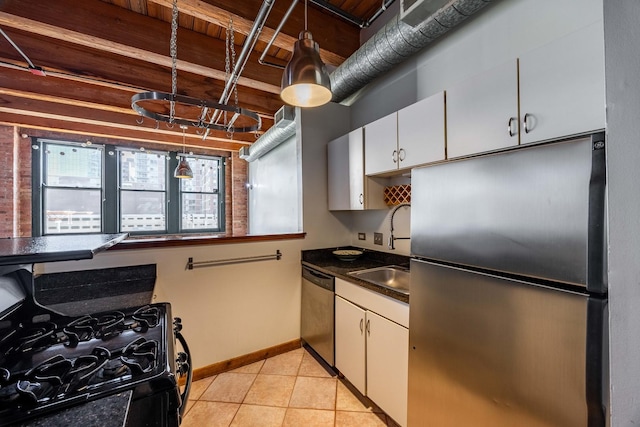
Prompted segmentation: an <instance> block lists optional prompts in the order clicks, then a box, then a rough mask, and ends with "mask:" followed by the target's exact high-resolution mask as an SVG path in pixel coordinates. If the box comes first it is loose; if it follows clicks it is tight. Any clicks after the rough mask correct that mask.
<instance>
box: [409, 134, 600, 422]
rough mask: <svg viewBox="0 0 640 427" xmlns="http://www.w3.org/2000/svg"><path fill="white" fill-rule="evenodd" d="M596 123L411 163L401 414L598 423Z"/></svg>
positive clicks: (418, 418)
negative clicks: (560, 138)
mask: <svg viewBox="0 0 640 427" xmlns="http://www.w3.org/2000/svg"><path fill="white" fill-rule="evenodd" d="M605 205H606V184H605V150H604V135H603V134H594V135H590V136H588V137H584V138H580V139H575V140H572V141H565V142H558V143H553V144H545V145H539V146H534V147H530V148H521V149H517V150H513V151H509V152H504V153H499V154H493V155H487V156H480V157H475V158H470V159H465V160H460V161H455V162H450V163H444V164H439V165H435V166H431V167H425V168H419V169H414V170H413V172H412V213H411V228H412V231H411V233H412V234H411V253H412V256H413V258H412V261H411V297H410V322H409V345H410V347H409V402H408V422H409V426H413V427H416V426H436V427H447V426H455V427H459V426H474V427H481V426H491V427H500V426H518V427H532V426H558V427H560V426H562V427H571V426H588V427H596V426H604V425H605V420H606V417H607V405H606V401H607V393H606V390H605V389H606V384H607V382H608V381H607V380H606V377H607V372H606V367H607V362H606V357H607V333H606V328H607V324H606V323H607V320H606V319H607V312H606V310H607V299H606V298H607V268H606V264H607V263H606V209H605Z"/></svg>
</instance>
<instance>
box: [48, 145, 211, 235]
mask: <svg viewBox="0 0 640 427" xmlns="http://www.w3.org/2000/svg"><path fill="white" fill-rule="evenodd" d="M43 151H44V152H43V153H42V154H43V156H44V157H43V174H42V183H43V185H42V192H43V200H42V203H43V209H42V212H43V227H44V228H43V234H66V233H99V232H103V231H104V230H103V224H104V219H105V215H106V216H108V215H109V212H104V206H103V203H102V201H103V200H106V199H107V198H108V197H116V198H117V207H118V209H117V211H118V214H117V215H118V216H117V223H118V228H119V230H118V231H120V232H133V233H141V232H147V231H148V232H154V233H158V232H166V231H167V230H168V228H169V227H168V218H167V203H168V202H169V201H170V199H171V198H170V197H169V190H168V184H169V180H170V179H171V180H172V179H175V178H173V176H172V171H168V163H169V160H168V156H167V153H156V152H149V151H133V150H127V149H118V150H115V151H113V150H109V151H108V152H107V153H106V155H112V156H117V162H116V163H117V175H118V188H117V191H115V190H113V191H110V190H109V189H105V188H104V182H105V180H104V176H103V174H104V173H105V167H104V166H105V165H104V155H105V150H104V147H97V146H79V145H73V146H72V145H63V144H53V143H46V144H44V145H43ZM188 162H189V164H190V166H191V169H192V170H193V178H192V179H182V180H179V183H178V184H177V197H175V199H176V200H177V201H179V202H180V209H179V212H180V213H179V218H178V219H177V220H174V221H177V227H178V228H179V230H177V231H187V232H188V231H198V230H216V229H220V202H221V200H220V197H219V184H220V183H219V175H220V173H219V169H220V168H221V158H218V157H204V156H198V157H189V158H188ZM174 188H176V187H175V186H174ZM174 191H175V190H174Z"/></svg>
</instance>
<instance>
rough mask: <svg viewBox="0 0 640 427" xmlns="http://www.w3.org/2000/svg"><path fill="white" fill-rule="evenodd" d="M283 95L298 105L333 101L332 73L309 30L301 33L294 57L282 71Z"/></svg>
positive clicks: (284, 98)
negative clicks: (328, 71) (329, 71)
mask: <svg viewBox="0 0 640 427" xmlns="http://www.w3.org/2000/svg"><path fill="white" fill-rule="evenodd" d="M280 97H281V98H282V100H283V101H284V102H286V103H287V104H290V105H294V106H296V107H317V106H320V105H324V104H326V103H327V102H329V101H331V97H332V95H331V80H330V79H329V73H327V67H326V65H324V63H323V62H322V60H321V59H320V49H319V47H318V43H316V42H315V41H314V40H313V38H312V36H311V33H310V32H309V31H306V30H305V31H302V32H300V36H299V39H298V41H296V43H295V45H294V47H293V55H292V56H291V60H290V61H289V63H288V64H287V66H286V67H285V69H284V73H283V74H282V91H281V92H280Z"/></svg>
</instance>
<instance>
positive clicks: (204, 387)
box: [181, 348, 397, 427]
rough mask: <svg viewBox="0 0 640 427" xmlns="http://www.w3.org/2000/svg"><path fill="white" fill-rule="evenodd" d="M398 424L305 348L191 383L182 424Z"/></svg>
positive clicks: (309, 426)
mask: <svg viewBox="0 0 640 427" xmlns="http://www.w3.org/2000/svg"><path fill="white" fill-rule="evenodd" d="M217 426H224V427H228V426H239V427H249V426H256V427H270V426H278V427H279V426H296V427H297V426H305V427H324V426H330V427H346V426H348V427H351V426H358V427H369V426H371V427H378V426H393V427H397V424H396V423H395V422H394V421H393V420H392V419H391V418H390V417H388V416H387V415H385V414H384V413H383V412H382V411H381V410H380V409H379V408H378V407H377V406H376V405H374V404H373V403H372V402H371V401H370V400H369V399H367V398H366V397H363V396H362V395H361V394H360V393H359V392H358V391H356V390H355V389H353V387H352V386H351V385H350V384H349V383H348V382H346V381H344V380H341V379H339V378H336V376H335V375H334V374H333V373H329V372H328V371H327V370H326V369H325V368H324V367H323V366H322V365H321V364H320V363H318V361H317V360H316V359H315V358H314V357H313V355H311V353H309V352H308V351H307V350H305V349H304V348H300V349H296V350H293V351H290V352H288V353H284V354H280V355H278V356H274V357H270V358H268V359H266V360H261V361H259V362H256V363H253V364H251V365H247V366H243V367H241V368H238V369H235V370H233V371H229V372H225V373H222V374H219V375H216V376H213V377H209V378H205V379H203V380H200V381H196V382H194V383H193V385H192V388H191V393H190V396H189V402H188V403H187V409H186V415H185V418H184V420H183V422H182V424H181V427H217Z"/></svg>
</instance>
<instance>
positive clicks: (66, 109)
mask: <svg viewBox="0 0 640 427" xmlns="http://www.w3.org/2000/svg"><path fill="white" fill-rule="evenodd" d="M5 114H9V115H14V116H21V117H23V118H26V117H32V118H36V119H40V120H43V121H53V122H56V123H75V124H79V125H82V126H83V127H82V128H83V129H84V130H87V131H88V130H90V129H91V128H92V127H94V126H95V127H99V128H101V129H102V132H101V133H102V134H109V132H107V131H106V129H111V133H112V134H113V135H114V136H122V135H127V134H131V135H133V134H135V135H138V136H141V135H145V134H146V136H145V137H144V139H146V140H154V139H155V138H158V140H156V142H167V141H181V140H182V132H181V131H180V130H179V129H178V127H177V126H175V128H174V129H169V128H168V126H166V125H167V124H166V123H161V124H159V125H158V124H157V123H156V122H155V121H153V120H149V119H144V120H143V121H142V123H139V122H138V121H137V118H136V117H135V116H131V115H128V114H120V113H115V112H111V111H101V110H98V109H86V108H83V107H79V106H73V105H65V104H60V103H54V102H46V101H41V100H36V99H29V98H20V97H16V96H12V95H2V96H0V117H2V116H4V115H5ZM2 120H3V121H4V122H10V121H9V120H7V119H6V118H5V119H2ZM22 120H24V119H22V118H20V119H18V120H17V121H16V122H13V123H12V124H13V125H17V126H21V125H25V124H27V123H23V122H22ZM28 124H29V125H33V124H34V122H33V121H29V123H28ZM35 124H37V123H35ZM191 132H193V131H191ZM188 138H189V139H191V140H193V139H201V136H199V135H196V134H194V133H189V134H188ZM209 140H211V141H217V142H229V143H234V144H236V143H237V144H241V145H247V144H251V143H253V142H254V141H255V135H254V134H253V133H236V134H234V136H233V139H231V138H230V137H229V136H228V135H227V133H226V132H222V131H211V133H210V134H209V136H208V137H207V141H209ZM205 145H206V144H205Z"/></svg>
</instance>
